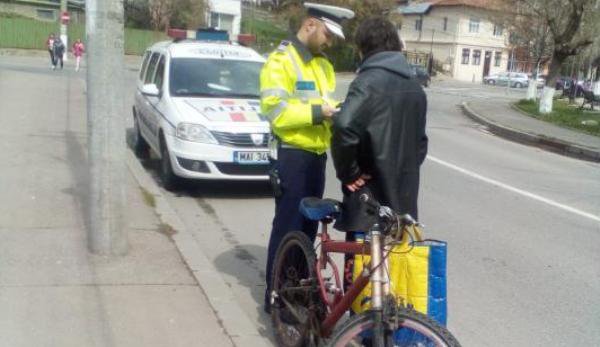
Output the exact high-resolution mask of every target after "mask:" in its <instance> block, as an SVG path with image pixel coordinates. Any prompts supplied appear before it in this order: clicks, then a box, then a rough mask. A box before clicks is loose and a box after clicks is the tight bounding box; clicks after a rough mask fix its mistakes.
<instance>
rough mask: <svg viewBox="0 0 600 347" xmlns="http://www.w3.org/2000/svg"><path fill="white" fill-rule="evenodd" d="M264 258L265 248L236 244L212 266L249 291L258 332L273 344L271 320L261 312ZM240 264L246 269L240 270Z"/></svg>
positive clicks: (263, 292) (263, 287)
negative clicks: (253, 305) (253, 303)
mask: <svg viewBox="0 0 600 347" xmlns="http://www.w3.org/2000/svg"><path fill="white" fill-rule="evenodd" d="M266 256H267V248H266V247H263V246H258V245H240V244H237V245H235V246H233V247H232V248H230V249H228V250H226V251H225V252H223V253H221V254H219V256H217V258H216V259H215V261H214V264H215V267H216V268H217V270H219V272H221V273H224V274H227V275H229V276H231V277H233V278H236V279H237V284H238V285H240V286H243V287H246V288H248V289H249V290H250V295H251V296H252V299H253V300H254V302H256V311H257V313H258V323H259V324H258V325H259V326H262V328H259V331H260V333H261V334H262V335H263V336H265V337H267V338H269V339H270V340H271V341H272V342H274V339H273V331H272V328H271V318H270V316H269V315H267V314H266V313H265V311H264V310H263V303H264V298H265V272H264V269H263V268H264V266H265V262H266ZM240 263H241V264H243V266H245V267H246V269H240ZM244 270H246V271H244Z"/></svg>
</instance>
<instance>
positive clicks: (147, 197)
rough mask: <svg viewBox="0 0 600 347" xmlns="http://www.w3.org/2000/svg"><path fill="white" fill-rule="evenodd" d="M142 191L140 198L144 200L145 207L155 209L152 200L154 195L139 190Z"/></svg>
mask: <svg viewBox="0 0 600 347" xmlns="http://www.w3.org/2000/svg"><path fill="white" fill-rule="evenodd" d="M140 189H141V191H142V197H143V198H144V202H145V203H146V205H148V206H150V207H152V208H155V207H156V199H155V198H154V195H152V194H151V193H150V192H149V191H147V190H146V189H144V188H140Z"/></svg>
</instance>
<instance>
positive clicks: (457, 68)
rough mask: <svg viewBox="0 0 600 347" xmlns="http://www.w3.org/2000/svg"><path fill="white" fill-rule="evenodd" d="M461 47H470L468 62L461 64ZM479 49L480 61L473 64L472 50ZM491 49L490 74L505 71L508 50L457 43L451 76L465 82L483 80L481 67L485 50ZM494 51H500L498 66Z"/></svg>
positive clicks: (483, 62)
mask: <svg viewBox="0 0 600 347" xmlns="http://www.w3.org/2000/svg"><path fill="white" fill-rule="evenodd" d="M463 48H468V49H470V52H469V64H467V65H465V64H462V50H463ZM477 49H478V50H481V62H480V63H479V65H473V50H477ZM486 51H491V52H492V57H491V61H490V73H489V74H490V75H493V74H494V73H498V72H501V71H506V67H507V64H508V51H506V50H500V49H497V48H491V47H485V46H474V45H457V46H456V51H455V53H454V54H455V59H454V69H453V74H452V76H453V77H454V78H455V79H457V80H461V81H466V82H481V81H483V68H484V64H485V52H486ZM495 52H502V59H501V61H500V66H495V60H494V58H495Z"/></svg>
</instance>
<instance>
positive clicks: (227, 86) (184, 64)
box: [169, 58, 263, 98]
mask: <svg viewBox="0 0 600 347" xmlns="http://www.w3.org/2000/svg"><path fill="white" fill-rule="evenodd" d="M262 65H263V64H262V63H258V62H252V61H243V60H225V59H198V58H174V59H172V60H171V73H170V80H169V85H170V87H169V90H170V92H171V95H172V96H188V97H189V96H197V97H228V98H235V97H239V98H258V97H259V76H260V69H261V68H262Z"/></svg>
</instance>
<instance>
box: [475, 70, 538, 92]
mask: <svg viewBox="0 0 600 347" xmlns="http://www.w3.org/2000/svg"><path fill="white" fill-rule="evenodd" d="M509 81H510V87H511V88H525V87H527V86H528V85H529V76H527V74H526V73H522V72H500V73H497V74H492V75H489V76H486V77H484V78H483V83H485V84H491V85H498V86H505V85H508V84H509Z"/></svg>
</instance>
